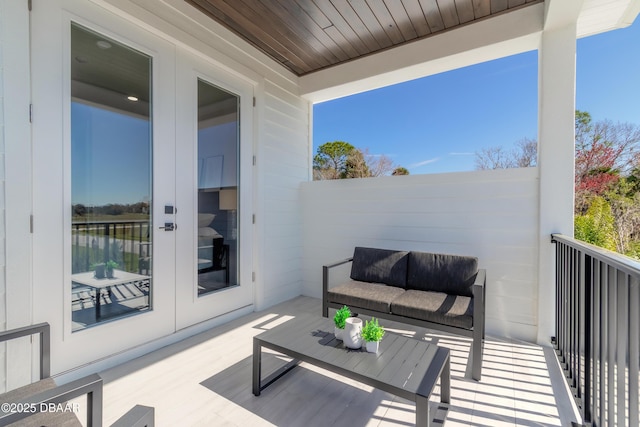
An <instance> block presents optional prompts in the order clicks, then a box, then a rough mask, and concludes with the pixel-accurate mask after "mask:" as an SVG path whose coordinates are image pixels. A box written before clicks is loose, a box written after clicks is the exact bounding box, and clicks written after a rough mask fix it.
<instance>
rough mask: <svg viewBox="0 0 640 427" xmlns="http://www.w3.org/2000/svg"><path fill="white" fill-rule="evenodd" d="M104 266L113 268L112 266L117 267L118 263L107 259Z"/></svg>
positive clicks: (109, 268)
mask: <svg viewBox="0 0 640 427" xmlns="http://www.w3.org/2000/svg"><path fill="white" fill-rule="evenodd" d="M105 266H106V267H107V270H113V269H114V268H116V267H118V263H117V262H115V261H114V260H110V261H107V263H106V264H105Z"/></svg>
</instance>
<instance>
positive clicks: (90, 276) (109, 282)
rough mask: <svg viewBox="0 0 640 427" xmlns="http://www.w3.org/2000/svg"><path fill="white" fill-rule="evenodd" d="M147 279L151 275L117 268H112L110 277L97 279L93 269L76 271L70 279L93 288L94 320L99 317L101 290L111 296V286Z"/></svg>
mask: <svg viewBox="0 0 640 427" xmlns="http://www.w3.org/2000/svg"><path fill="white" fill-rule="evenodd" d="M149 279H151V276H145V275H144V274H136V273H129V272H128V271H122V270H117V269H114V270H113V277H112V278H107V277H105V278H102V279H98V278H96V277H95V274H94V272H93V271H87V272H84V273H76V274H72V275H71V281H72V282H73V283H78V284H80V285H85V286H89V287H91V288H94V289H95V292H96V302H95V307H96V321H98V319H100V305H101V303H100V297H101V295H102V291H103V290H106V291H107V295H108V296H109V297H112V295H113V294H112V291H111V288H112V287H113V286H118V285H125V284H127V283H135V282H142V281H147V282H148V281H149ZM148 297H149V294H147V298H148Z"/></svg>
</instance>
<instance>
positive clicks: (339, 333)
mask: <svg viewBox="0 0 640 427" xmlns="http://www.w3.org/2000/svg"><path fill="white" fill-rule="evenodd" d="M343 334H344V329H340V328H338V327H337V326H335V327H334V329H333V335H335V336H336V339H337V340H340V341H342V335H343Z"/></svg>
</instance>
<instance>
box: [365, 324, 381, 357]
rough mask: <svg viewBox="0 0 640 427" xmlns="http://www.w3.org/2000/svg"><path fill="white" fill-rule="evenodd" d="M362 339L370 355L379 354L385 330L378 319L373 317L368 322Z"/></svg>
mask: <svg viewBox="0 0 640 427" xmlns="http://www.w3.org/2000/svg"><path fill="white" fill-rule="evenodd" d="M361 334H362V339H363V340H364V341H365V343H366V347H367V351H368V352H369V353H377V352H378V347H379V346H380V340H381V339H382V337H383V336H384V328H383V327H382V326H380V325H379V324H378V319H376V318H375V317H373V318H372V319H371V320H367V321H366V322H365V324H364V326H363V327H362V332H361Z"/></svg>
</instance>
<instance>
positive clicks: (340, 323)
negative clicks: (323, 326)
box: [333, 305, 351, 329]
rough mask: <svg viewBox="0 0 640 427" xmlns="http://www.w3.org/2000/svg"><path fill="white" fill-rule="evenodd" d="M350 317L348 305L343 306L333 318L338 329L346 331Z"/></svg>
mask: <svg viewBox="0 0 640 427" xmlns="http://www.w3.org/2000/svg"><path fill="white" fill-rule="evenodd" d="M349 317H351V310H349V307H347V306H346V305H343V306H342V308H340V309H338V311H336V314H335V316H333V323H335V325H336V328H338V329H344V325H345V322H346V321H347V319H348V318H349Z"/></svg>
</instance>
